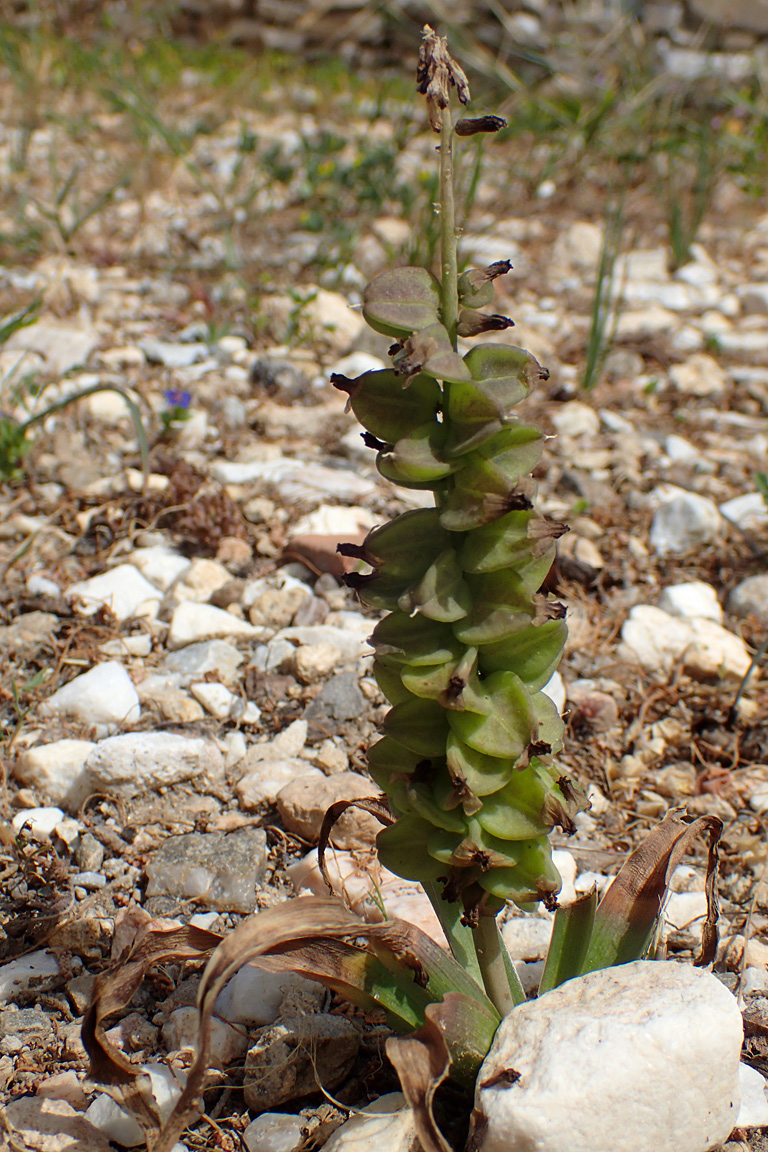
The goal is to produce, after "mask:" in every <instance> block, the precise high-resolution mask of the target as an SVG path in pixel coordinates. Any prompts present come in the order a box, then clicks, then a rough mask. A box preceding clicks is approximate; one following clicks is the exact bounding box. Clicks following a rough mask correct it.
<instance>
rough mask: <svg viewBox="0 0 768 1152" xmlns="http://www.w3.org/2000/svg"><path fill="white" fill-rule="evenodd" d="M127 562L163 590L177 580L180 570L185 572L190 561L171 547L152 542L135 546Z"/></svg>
mask: <svg viewBox="0 0 768 1152" xmlns="http://www.w3.org/2000/svg"><path fill="white" fill-rule="evenodd" d="M127 562H128V563H129V564H133V565H134V567H135V568H138V570H139V572H141V574H142V576H145V577H146V579H147V580H150V581H151V582H152V583H153V584H154V585H155V586H156V587H157V588H161V589H162V590H163V592H165V591H166V590H167V589H168V588H170V586H171V584H173V582H174V580H178V578H179V576H181V574H182V572H186V571H187V569H188V568H189V566H190V563H191V562H190V561H189V560H187V558H186V557H185V556H182V555H181V553H180V552H176V551H175V550H174V549H173V548H166V547H165V545H163V544H153V545H152V546H151V547H149V548H135V549H134V550H133V552H131V554H130V555H129V556H128V557H127Z"/></svg>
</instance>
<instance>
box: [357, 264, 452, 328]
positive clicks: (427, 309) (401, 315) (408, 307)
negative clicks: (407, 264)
mask: <svg viewBox="0 0 768 1152" xmlns="http://www.w3.org/2000/svg"><path fill="white" fill-rule="evenodd" d="M439 315H440V285H439V283H438V282H437V280H436V279H435V277H434V276H433V275H432V273H431V272H428V271H427V270H426V268H393V269H390V270H389V271H387V272H381V273H380V274H379V275H378V276H376V277H374V279H373V280H372V281H371V282H370V284H368V285H367V286H366V288H365V290H364V291H363V316H364V317H365V320H366V322H367V323H368V324H369V325H370V326H371V328H373V329H375V331H376V332H382V333H383V334H384V335H385V336H397V337H402V336H410V335H411V333H412V332H418V331H419V330H420V329H422V328H426V327H428V325H430V324H434V323H436V322H437V320H438V318H439Z"/></svg>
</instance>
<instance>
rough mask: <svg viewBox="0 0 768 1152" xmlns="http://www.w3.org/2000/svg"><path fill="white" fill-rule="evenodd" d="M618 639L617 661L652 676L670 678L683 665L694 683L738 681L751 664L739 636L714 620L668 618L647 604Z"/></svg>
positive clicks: (634, 611)
mask: <svg viewBox="0 0 768 1152" xmlns="http://www.w3.org/2000/svg"><path fill="white" fill-rule="evenodd" d="M621 640H622V642H621V644H620V645H619V649H618V656H619V659H620V660H627V661H630V662H632V663H639V664H640V665H641V666H642V667H643V668H644V669H645V670H646V671H647V672H651V673H655V674H661V675H669V673H670V672H671V671H672V669H673V668H675V667H676V666H678V665H679V664H682V666H683V668H684V670H685V671H686V672H687V673H688V675H689V676H692V677H694V678H695V679H697V680H716V679H726V678H731V679H740V678H741V677H742V676H743V675H744V674H745V672H746V671H747V668H748V667H749V663H750V657H749V653H748V652H747V649H746V646H745V644H744V641H743V640H742V639H741V637H740V636H735V635H734V634H733V633H732V632H729V631H728V630H727V629H725V628H722V627H721V626H720V625H719V624H715V622H714V621H713V620H706V619H702V618H701V617H691V618H685V617H679V616H670V615H669V614H668V613H667V612H664V611H663V610H662V609H661V608H654V607H653V606H652V605H649V604H638V605H636V606H635V607H634V608H633V609H632V611H631V612H630V614H629V619H628V620H627V621H626V622H625V623H624V626H623V627H622V629H621Z"/></svg>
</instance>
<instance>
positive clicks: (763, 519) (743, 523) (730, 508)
mask: <svg viewBox="0 0 768 1152" xmlns="http://www.w3.org/2000/svg"><path fill="white" fill-rule="evenodd" d="M720 515H721V516H724V517H725V519H726V520H729V521H730V522H731V523H732V524H737V525H738V526H739V528H744V529H745V530H746V531H749V529H755V528H761V527H762V526H763V525H765V524H768V505H766V503H765V500H763V497H762V496H761V495H760V493H759V492H745V493H744V495H743V496H734V498H733V500H726V502H725V503H724V504H721V505H720Z"/></svg>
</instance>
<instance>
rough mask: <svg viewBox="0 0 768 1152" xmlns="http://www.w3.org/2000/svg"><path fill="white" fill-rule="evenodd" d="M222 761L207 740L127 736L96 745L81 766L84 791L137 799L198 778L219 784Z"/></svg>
mask: <svg viewBox="0 0 768 1152" xmlns="http://www.w3.org/2000/svg"><path fill="white" fill-rule="evenodd" d="M222 774H223V760H222V756H221V753H220V752H219V750H218V748H217V747H216V745H215V744H214V743H213V742H212V741H210V740H202V739H200V738H195V737H190V736H180V735H176V734H175V733H173V732H131V733H128V734H126V735H124V736H112V737H110V738H109V739H108V740H102V741H101V742H100V743H99V744H97V745H96V747H95V748H94V750H93V752H91V754H90V756H89V757H88V759H87V760H86V762H85V773H84V776H85V780H84V781H83V785H84V787H87V788H88V790H89V791H109V792H111V791H119V792H120V794H121V795H123V796H126V795H127V796H137V795H139V793H141V792H145V791H148V790H151V789H154V788H166V787H168V786H169V785H171V784H179V783H181V782H182V781H184V780H191V779H195V778H198V777H202V778H203V779H206V780H208V781H216V780H220V779H221V777H222Z"/></svg>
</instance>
